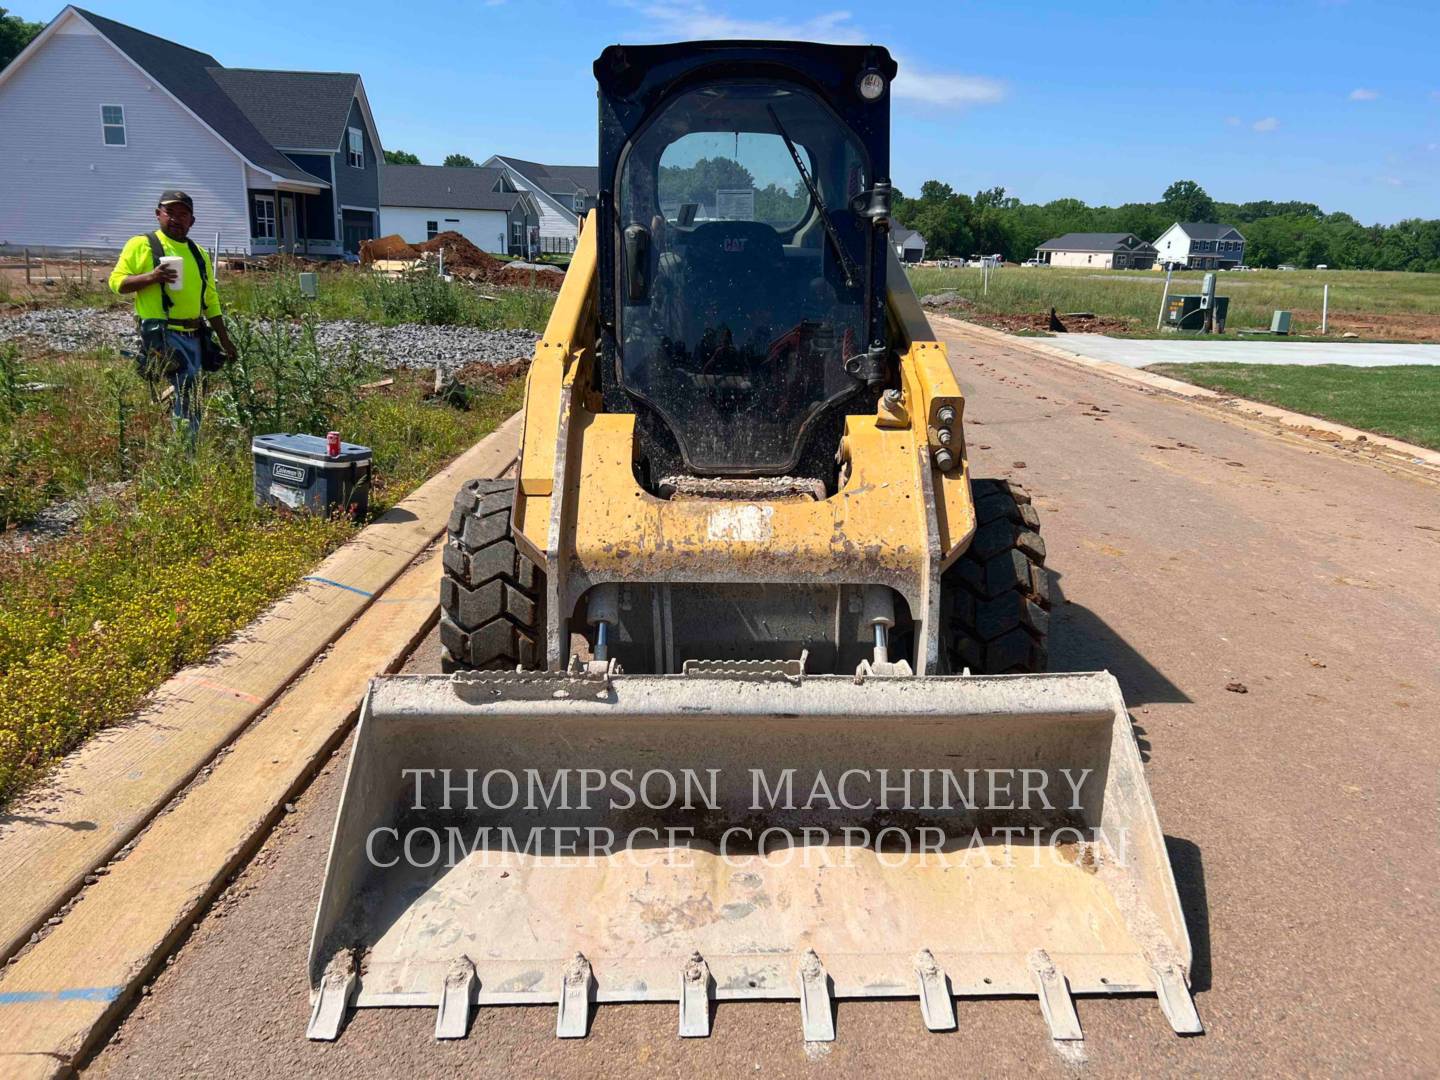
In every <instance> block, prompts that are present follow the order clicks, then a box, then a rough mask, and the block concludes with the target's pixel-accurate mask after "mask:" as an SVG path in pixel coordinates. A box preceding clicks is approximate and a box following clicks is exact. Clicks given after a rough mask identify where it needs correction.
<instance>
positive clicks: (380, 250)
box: [360, 233, 420, 266]
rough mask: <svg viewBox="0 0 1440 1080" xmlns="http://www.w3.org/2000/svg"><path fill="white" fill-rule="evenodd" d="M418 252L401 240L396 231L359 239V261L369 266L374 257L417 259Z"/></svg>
mask: <svg viewBox="0 0 1440 1080" xmlns="http://www.w3.org/2000/svg"><path fill="white" fill-rule="evenodd" d="M419 257H420V253H419V252H418V251H416V250H415V248H414V247H412V246H411V245H409V244H407V243H406V242H405V241H404V240H402V239H401V238H400V236H399V234H398V233H392V234H391V235H389V236H377V237H375V239H373V240H362V241H360V262H361V263H362V264H363V265H365V266H369V265H370V264H371V263H372V262H374V261H375V260H376V259H418V258H419Z"/></svg>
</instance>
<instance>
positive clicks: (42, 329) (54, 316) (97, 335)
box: [0, 308, 135, 352]
mask: <svg viewBox="0 0 1440 1080" xmlns="http://www.w3.org/2000/svg"><path fill="white" fill-rule="evenodd" d="M22 337H23V338H30V339H32V340H33V341H35V342H36V343H37V344H40V345H43V346H44V347H46V348H50V349H58V350H60V351H61V352H80V351H81V350H83V349H98V348H100V347H101V346H109V347H110V348H125V347H128V346H129V345H130V344H131V343H132V342H133V341H134V340H135V316H134V315H132V314H131V313H130V311H129V310H128V309H126V308H111V309H109V310H108V311H99V310H97V309H95V308H40V309H38V310H36V311H26V312H23V313H22V314H20V315H15V316H12V317H9V318H3V317H0V341H5V340H7V339H9V338H22Z"/></svg>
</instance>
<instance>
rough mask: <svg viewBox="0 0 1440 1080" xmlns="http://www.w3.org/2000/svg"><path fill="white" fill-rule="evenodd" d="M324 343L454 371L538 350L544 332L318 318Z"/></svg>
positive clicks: (391, 363) (397, 363)
mask: <svg viewBox="0 0 1440 1080" xmlns="http://www.w3.org/2000/svg"><path fill="white" fill-rule="evenodd" d="M315 338H316V340H317V341H318V342H319V344H320V346H321V348H331V347H340V348H349V347H351V346H354V347H356V348H358V349H359V350H360V351H361V352H362V353H363V354H365V355H366V356H370V357H373V358H374V359H375V360H376V361H377V362H379V363H381V364H383V365H384V366H385V367H391V368H393V367H418V368H429V369H433V368H434V367H435V366H436V365H437V364H438V365H439V366H440V368H441V370H442V371H444V372H445V374H447V375H450V374H454V373H455V372H456V371H458V370H459V369H460V368H462V367H464V366H466V365H467V364H477V363H479V364H503V363H505V362H506V361H508V360H514V359H516V358H517V357H522V356H523V357H528V356H530V355H531V354H533V353H534V352H535V343H536V342H537V341H539V340H540V335H539V334H537V333H535V332H534V331H533V330H476V329H474V328H473V327H468V326H425V325H423V324H420V323H405V324H403V325H401V326H377V325H376V324H374V323H365V322H352V321H350V320H346V319H342V320H340V321H338V322H327V323H318V324H316V327H315Z"/></svg>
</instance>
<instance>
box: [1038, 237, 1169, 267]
mask: <svg viewBox="0 0 1440 1080" xmlns="http://www.w3.org/2000/svg"><path fill="white" fill-rule="evenodd" d="M1035 257H1036V258H1037V259H1039V260H1040V261H1041V262H1042V263H1049V264H1050V265H1051V266H1088V267H1092V268H1094V269H1096V270H1149V269H1150V268H1151V267H1152V266H1154V265H1155V247H1154V245H1152V244H1147V243H1146V242H1145V241H1144V240H1141V239H1140V238H1139V237H1138V236H1136V235H1135V234H1134V233H1066V234H1065V235H1064V236H1057V237H1056V238H1055V239H1054V240H1046V241H1045V243H1043V244H1041V245H1040V246H1039V247H1037V248H1036V249H1035Z"/></svg>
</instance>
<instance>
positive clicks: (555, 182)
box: [480, 154, 600, 243]
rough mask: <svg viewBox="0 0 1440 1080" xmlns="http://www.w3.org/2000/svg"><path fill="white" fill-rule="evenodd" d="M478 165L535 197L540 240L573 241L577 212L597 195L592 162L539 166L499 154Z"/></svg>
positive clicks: (577, 225) (596, 176)
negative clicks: (502, 175)
mask: <svg viewBox="0 0 1440 1080" xmlns="http://www.w3.org/2000/svg"><path fill="white" fill-rule="evenodd" d="M480 164H481V165H483V166H484V167H485V168H487V169H491V168H493V169H500V170H502V171H503V172H504V173H505V179H506V182H507V183H508V184H509V185H511V186H512V187H513V189H514V190H515V191H528V192H530V194H532V195H533V196H535V205H536V207H537V208H538V209H539V211H540V239H541V242H542V243H543V242H544V241H545V240H547V239H550V238H552V237H555V238H563V239H567V240H573V239H574V238H575V237H576V236H577V235H579V232H580V215H582V214H584V213H585V212H586V211H587V210H590V209H592V208H593V207H594V206H595V200H596V198H597V197H598V196H599V194H600V169H599V167H598V166H596V165H541V164H539V163H538V162H535V161H524V160H522V159H520V158H513V157H505V156H503V155H500V154H496V155H494V156H492V157H490V158H489V159H488V160H486V161H482V162H481V163H480Z"/></svg>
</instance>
